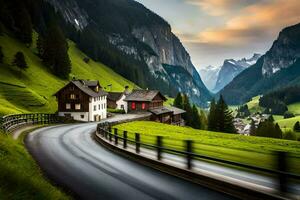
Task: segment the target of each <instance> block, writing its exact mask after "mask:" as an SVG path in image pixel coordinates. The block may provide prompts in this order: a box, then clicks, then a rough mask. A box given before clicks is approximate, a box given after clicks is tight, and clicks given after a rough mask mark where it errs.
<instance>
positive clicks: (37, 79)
mask: <svg viewBox="0 0 300 200" xmlns="http://www.w3.org/2000/svg"><path fill="white" fill-rule="evenodd" d="M0 44H1V46H2V47H3V51H4V54H5V59H4V62H5V63H6V64H3V65H0V114H10V113H20V112H55V111H56V109H57V108H56V100H55V98H54V97H53V96H52V95H53V94H54V93H55V92H56V91H57V90H58V89H59V88H61V87H63V86H64V85H65V84H66V83H67V81H65V80H61V79H59V78H57V77H55V76H54V75H52V74H51V73H49V71H48V70H47V69H46V68H45V67H44V66H43V64H42V62H41V60H40V59H39V58H38V57H37V56H36V55H35V54H34V52H35V51H36V50H35V48H34V46H35V45H33V47H31V48H27V47H26V46H25V45H23V44H22V43H20V42H18V41H17V40H15V39H13V38H11V37H8V36H6V35H4V36H0ZM69 46H70V49H69V55H70V58H71V61H72V74H71V75H72V76H75V77H76V78H82V79H96V80H99V81H100V83H101V85H102V86H103V87H106V86H107V85H109V84H112V90H113V91H122V90H123V88H124V86H125V85H128V86H130V87H131V88H133V87H135V85H134V84H133V83H132V82H130V81H127V80H126V79H125V78H123V77H121V76H120V75H118V74H116V73H115V72H113V71H112V70H111V69H110V68H108V67H106V66H105V65H103V64H101V63H97V62H94V61H92V60H91V61H90V62H89V63H88V64H87V63H85V62H84V61H83V58H84V57H86V56H85V55H84V54H83V53H82V52H81V51H79V50H78V49H77V48H76V45H75V44H74V43H73V42H71V41H70V42H69ZM17 51H22V52H23V53H24V55H25V57H26V61H27V63H28V66H29V68H28V69H27V70H26V71H25V72H20V71H19V70H18V69H17V68H16V67H14V66H10V65H8V64H7V63H11V62H12V59H13V56H14V54H15V53H16V52H17ZM3 83H5V84H3ZM7 83H8V84H13V85H16V86H18V87H16V86H12V85H7Z"/></svg>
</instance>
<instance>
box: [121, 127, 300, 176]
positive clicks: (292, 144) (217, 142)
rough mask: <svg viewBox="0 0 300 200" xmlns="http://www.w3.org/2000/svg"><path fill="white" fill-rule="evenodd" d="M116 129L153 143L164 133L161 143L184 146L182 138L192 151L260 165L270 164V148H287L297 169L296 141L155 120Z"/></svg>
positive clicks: (299, 150) (299, 153) (298, 144)
mask: <svg viewBox="0 0 300 200" xmlns="http://www.w3.org/2000/svg"><path fill="white" fill-rule="evenodd" d="M116 128H118V129H119V133H120V134H121V132H122V131H124V130H126V131H128V132H129V135H128V136H129V137H130V138H131V139H133V138H134V133H140V134H141V140H142V142H145V143H148V144H155V142H156V136H163V137H164V141H163V143H164V146H165V147H170V148H174V149H178V150H184V140H193V141H194V147H195V152H196V153H198V154H202V155H207V156H212V157H217V158H221V159H225V160H231V161H235V162H241V163H245V164H249V165H255V166H259V167H264V168H271V169H272V168H274V163H275V157H274V153H273V152H274V151H286V152H289V153H290V155H291V157H290V161H291V163H292V164H291V171H293V172H297V173H300V169H299V167H298V166H300V142H297V141H288V140H279V139H272V138H261V137H246V136H242V135H235V134H234V135H232V134H226V133H217V132H210V131H205V130H196V129H192V128H187V127H178V126H172V125H166V124H160V123H155V122H131V123H126V124H121V125H117V126H116Z"/></svg>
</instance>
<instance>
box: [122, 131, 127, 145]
mask: <svg viewBox="0 0 300 200" xmlns="http://www.w3.org/2000/svg"><path fill="white" fill-rule="evenodd" d="M123 138H124V139H123V148H124V149H126V148H127V131H124V132H123Z"/></svg>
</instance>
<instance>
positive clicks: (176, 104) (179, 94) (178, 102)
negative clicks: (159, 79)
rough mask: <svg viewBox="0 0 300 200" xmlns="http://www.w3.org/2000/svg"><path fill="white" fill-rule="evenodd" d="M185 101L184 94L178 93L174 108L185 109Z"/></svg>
mask: <svg viewBox="0 0 300 200" xmlns="http://www.w3.org/2000/svg"><path fill="white" fill-rule="evenodd" d="M182 104H183V100H182V94H181V93H178V94H177V96H176V98H175V100H174V106H175V107H176V108H180V109H183V105H182Z"/></svg>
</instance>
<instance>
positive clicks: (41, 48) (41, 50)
mask: <svg viewBox="0 0 300 200" xmlns="http://www.w3.org/2000/svg"><path fill="white" fill-rule="evenodd" d="M36 48H37V50H38V56H39V57H41V58H42V56H43V54H44V38H43V37H42V35H41V34H39V35H38V38H37V40H36Z"/></svg>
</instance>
